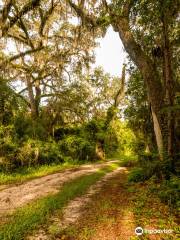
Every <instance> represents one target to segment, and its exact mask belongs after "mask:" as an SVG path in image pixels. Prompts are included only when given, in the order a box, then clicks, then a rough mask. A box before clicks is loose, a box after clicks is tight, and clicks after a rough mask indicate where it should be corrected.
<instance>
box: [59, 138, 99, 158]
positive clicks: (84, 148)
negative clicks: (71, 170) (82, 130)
mask: <svg viewBox="0 0 180 240" xmlns="http://www.w3.org/2000/svg"><path fill="white" fill-rule="evenodd" d="M59 145H60V150H61V151H62V153H63V154H64V155H65V156H69V157H71V158H72V159H74V160H88V159H90V158H94V153H95V150H94V149H95V148H94V146H92V144H91V143H90V142H89V141H88V140H86V139H84V138H82V137H79V136H75V135H74V136H73V135H68V136H66V137H65V138H64V139H63V140H61V141H60V142H59Z"/></svg>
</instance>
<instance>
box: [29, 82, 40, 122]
mask: <svg viewBox="0 0 180 240" xmlns="http://www.w3.org/2000/svg"><path fill="white" fill-rule="evenodd" d="M26 83H27V89H28V95H29V101H30V107H31V116H32V119H34V120H35V119H37V118H38V115H39V111H38V106H37V102H36V99H35V97H34V93H33V86H32V83H31V80H30V79H27V80H26Z"/></svg>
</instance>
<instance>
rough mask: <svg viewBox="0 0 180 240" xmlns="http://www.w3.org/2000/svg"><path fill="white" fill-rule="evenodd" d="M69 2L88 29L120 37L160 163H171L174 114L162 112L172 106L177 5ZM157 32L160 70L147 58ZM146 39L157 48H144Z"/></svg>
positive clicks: (176, 2) (128, 2)
mask: <svg viewBox="0 0 180 240" xmlns="http://www.w3.org/2000/svg"><path fill="white" fill-rule="evenodd" d="M68 2H69V4H70V6H71V7H72V8H73V9H74V11H75V12H76V13H77V15H78V16H79V17H80V18H81V19H82V24H84V25H86V26H87V27H88V28H94V29H98V28H103V29H106V28H107V26H109V25H112V26H113V28H114V30H115V31H116V32H118V33H119V36H120V39H121V40H122V42H123V45H124V48H125V50H126V51H127V53H128V54H129V56H130V58H131V59H132V60H133V62H134V63H135V64H136V65H137V67H138V69H139V70H140V72H141V74H142V76H143V79H144V81H145V85H146V87H147V94H148V101H149V104H150V107H151V112H152V118H153V125H154V132H155V136H156V142H157V147H158V151H159V156H160V159H161V160H163V159H164V158H165V156H168V157H169V158H171V159H172V158H173V157H174V156H173V152H174V129H173V128H174V125H173V111H163V109H164V108H166V107H170V108H171V107H173V106H174V95H175V89H174V88H173V85H174V80H173V74H172V60H171V55H172V50H171V49H172V48H171V47H170V43H169V42H170V35H171V31H170V24H171V26H172V24H174V23H175V22H176V20H177V12H178V4H179V3H178V1H173V2H172V1H142V2H141V1H132V0H128V1H123V0H122V1H121V0H120V1H106V0H102V1H71V0H68ZM161 7H162V8H161ZM156 28H157V29H158V33H159V31H160V32H161V33H162V34H161V35H160V42H161V43H160V44H161V45H160V47H161V46H162V56H163V59H164V60H163V63H162V64H161V66H160V68H159V66H157V64H155V63H154V57H153V56H152V55H151V54H150V48H151V49H153V48H154V46H155V47H156V46H157V47H158V46H159V45H158V42H159V40H158V35H157V32H156ZM171 29H173V27H172V28H171ZM144 30H145V31H144ZM138 33H140V34H139V35H138ZM152 34H153V35H154V36H153V37H152ZM147 36H149V37H151V38H154V39H155V42H156V45H150V44H149V45H148V44H147V45H148V46H150V48H146V41H147ZM152 43H154V41H152ZM162 73H164V74H162Z"/></svg>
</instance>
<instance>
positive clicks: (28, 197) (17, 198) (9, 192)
mask: <svg viewBox="0 0 180 240" xmlns="http://www.w3.org/2000/svg"><path fill="white" fill-rule="evenodd" d="M113 162H116V161H109V162H106V163H103V164H99V163H98V164H91V165H90V164H89V165H83V166H81V167H79V168H77V169H69V170H65V171H63V172H60V173H55V174H51V175H48V176H44V177H41V178H38V179H34V180H31V181H28V182H26V183H23V184H21V185H18V186H11V187H9V188H7V189H4V190H2V191H0V218H1V217H2V216H5V215H7V214H10V213H12V212H13V210H15V209H16V208H18V207H22V206H24V205H25V204H27V203H29V202H30V201H32V200H35V199H38V198H40V197H44V196H47V195H48V194H50V193H51V194H52V193H57V192H58V191H59V189H60V188H61V186H62V185H63V184H64V183H65V182H67V181H69V180H72V179H75V178H77V177H80V176H82V175H85V174H90V173H93V172H96V171H97V170H98V169H100V168H102V167H105V166H108V165H109V164H111V163H113Z"/></svg>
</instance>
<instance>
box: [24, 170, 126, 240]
mask: <svg viewBox="0 0 180 240" xmlns="http://www.w3.org/2000/svg"><path fill="white" fill-rule="evenodd" d="M124 171H126V168H124V167H119V168H118V169H116V170H114V171H113V172H110V173H107V174H106V175H105V176H104V177H102V178H101V179H100V180H99V181H98V182H97V183H96V184H94V185H92V186H91V187H90V188H89V190H88V191H87V193H86V194H85V195H83V196H81V197H77V198H75V199H73V200H72V201H70V203H69V204H68V205H67V206H66V207H65V208H64V210H63V214H62V217H61V218H60V217H59V216H57V217H55V216H53V217H52V218H51V220H50V222H51V224H55V226H56V227H58V228H59V229H60V230H62V229H66V228H67V227H69V226H71V225H73V224H76V223H77V221H78V220H79V218H80V217H82V215H83V214H86V208H85V206H87V205H88V203H89V202H90V201H91V199H92V196H93V195H94V194H96V193H98V192H99V191H100V190H101V189H102V188H103V185H104V184H105V183H107V182H108V181H109V180H110V179H111V178H113V177H115V176H117V175H118V174H120V173H121V172H124ZM26 239H27V240H50V239H54V237H53V236H51V235H50V234H48V231H46V230H45V229H39V230H37V231H35V232H34V234H33V236H28V237H27V238H26ZM57 239H59V238H57Z"/></svg>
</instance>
